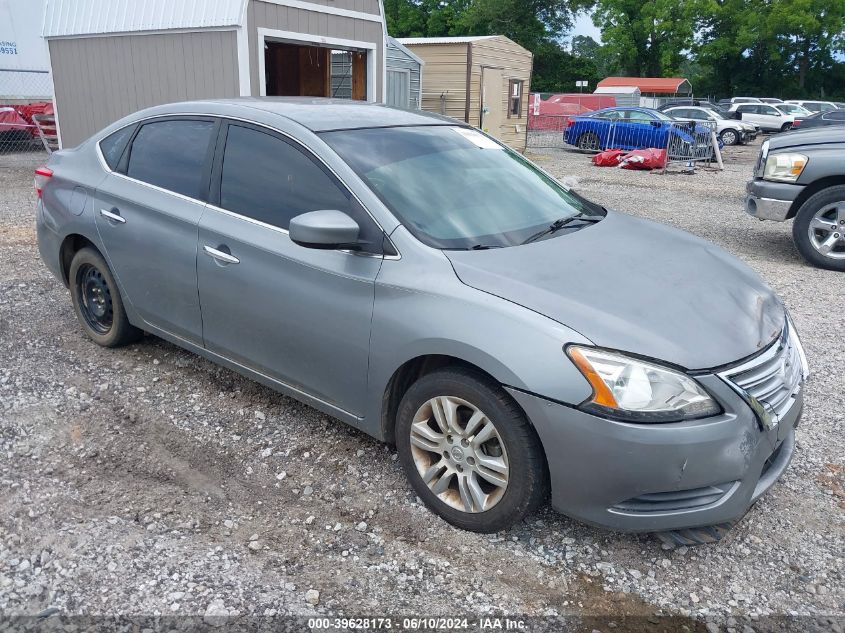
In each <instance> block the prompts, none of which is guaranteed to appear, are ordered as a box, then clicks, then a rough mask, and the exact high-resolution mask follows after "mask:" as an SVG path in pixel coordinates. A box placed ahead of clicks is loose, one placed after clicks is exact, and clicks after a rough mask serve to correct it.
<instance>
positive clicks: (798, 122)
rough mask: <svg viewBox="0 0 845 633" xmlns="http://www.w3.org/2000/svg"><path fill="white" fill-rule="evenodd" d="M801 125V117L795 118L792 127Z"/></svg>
mask: <svg viewBox="0 0 845 633" xmlns="http://www.w3.org/2000/svg"><path fill="white" fill-rule="evenodd" d="M799 125H801V119H795V120H794V121H793V122H792V127H798V126H799Z"/></svg>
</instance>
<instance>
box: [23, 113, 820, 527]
mask: <svg viewBox="0 0 845 633" xmlns="http://www.w3.org/2000/svg"><path fill="white" fill-rule="evenodd" d="M36 188H37V193H38V204H37V209H36V223H37V228H38V244H39V249H40V252H41V256H42V258H43V259H44V261H45V262H46V264H47V267H48V268H49V269H50V270H51V271H52V272H53V274H55V275H56V276H57V277H58V278H59V279H60V280H61V281H62V282H64V283H65V284H67V285H68V286H69V288H70V295H71V300H72V303H73V308H74V310H75V311H76V314H77V317H78V320H79V323H80V325H81V327H82V329H83V331H84V332H85V333H86V334H87V335H88V336H89V337H90V338H91V339H92V340H93V341H94V342H95V343H98V344H99V345H103V346H106V347H117V346H120V345H123V344H127V343H130V342H134V341H137V340H138V339H139V338H140V337H141V336H142V333H143V332H144V331H146V332H150V333H152V334H155V335H156V336H159V337H162V338H164V339H166V340H168V341H170V342H172V343H173V344H175V345H178V346H180V347H184V348H185V349H188V350H191V351H193V352H195V353H197V354H200V355H202V356H204V357H206V358H208V359H211V360H212V361H213V362H215V363H219V364H221V365H223V366H226V367H229V368H231V369H233V370H234V371H237V372H240V373H242V374H244V375H245V376H248V377H251V378H253V379H255V380H257V381H260V382H262V383H264V384H266V385H268V386H270V387H271V388H273V389H276V390H278V391H279V392H281V393H283V394H287V395H288V396H291V397H293V398H297V399H299V400H301V401H303V402H305V403H308V404H310V405H312V406H314V407H315V408H317V409H319V410H321V411H323V412H324V413H326V414H328V415H331V416H334V417H336V418H339V419H340V420H343V421H345V422H348V423H349V424H351V425H352V426H354V427H356V428H358V429H361V430H362V431H364V432H366V433H369V434H371V435H373V436H375V437H376V438H379V439H381V440H385V441H389V442H392V443H395V444H396V446H397V449H398V453H399V459H400V462H401V464H402V466H403V468H404V470H405V473H406V474H407V476H408V478H409V480H410V482H411V485H412V487H413V489H414V491H415V492H416V494H417V495H418V496H419V497H420V498H421V499H422V500H423V501H424V502H425V503H426V504H427V505H428V506H429V507H430V508H431V509H432V510H433V511H434V512H436V513H437V514H439V515H440V516H442V517H443V518H445V519H446V520H447V521H449V522H450V523H452V524H454V525H456V526H458V527H461V528H465V529H469V530H475V531H479V532H495V531H499V530H503V529H505V528H507V527H508V526H510V525H513V524H514V523H515V522H516V521H519V520H520V519H521V518H522V517H524V516H525V515H526V514H527V513H529V512H530V511H531V510H533V509H534V508H536V507H538V506H539V505H540V504H541V503H543V502H544V500H545V499H546V497H547V493H548V491H549V490H551V503H552V505H553V506H554V507H555V508H556V509H557V510H559V511H561V512H563V513H565V514H567V515H569V516H572V517H574V518H576V519H580V520H583V521H587V522H589V523H592V524H596V525H601V526H606V527H609V528H613V529H617V530H629V531H656V530H678V529H681V528H692V530H691V531H684V532H683V533H682V534H683V535H684V536H683V539H684V540H685V541H693V542H695V541H706V540H713V539H715V538H718V536H719V533H720V532H719V530H717V529H714V528H701V526H711V525H715V524H719V525H722V524H725V523H728V522H731V521H735V520H737V519H739V518H740V517H742V516H743V514H744V513H745V512H746V511H747V510H748V508H749V507H750V506H751V504H753V503H754V502H755V501H756V500H757V499H759V498H760V496H761V495H762V494H763V493H764V492H766V490H768V489H769V488H770V487H771V486H772V485H773V484H774V483H775V481H776V480H777V479H778V478H779V477H780V475H781V474H782V473H783V472H784V470H785V469H786V467H787V465H788V464H789V461H790V459H791V456H792V453H793V449H794V445H795V434H794V428H795V426H796V425H797V424H798V421H799V418H800V417H801V411H802V408H803V384H804V380H805V378H806V376H807V371H806V363H805V361H804V355H803V351H802V348H801V343H800V341H799V338H798V334H797V333H796V331H795V327H794V326H793V324H792V321H791V320H790V318H789V315H788V314H787V312H786V310H785V308H784V306H783V304H782V303H781V301H780V300H779V299H778V297H777V296H776V295H775V294H774V293H773V291H772V290H771V289H770V288H769V287H768V286H766V285H765V284H764V283H763V281H762V280H761V279H760V278H759V277H758V276H757V275H756V274H755V273H754V272H753V271H752V270H751V269H750V268H749V267H747V266H746V265H745V264H743V263H742V262H740V261H739V260H737V259H735V258H734V257H732V256H730V255H729V254H728V253H726V252H724V251H722V250H721V249H719V248H718V247H716V246H714V245H713V244H711V243H709V242H706V241H704V240H702V239H699V238H697V237H693V236H692V235H689V234H687V233H684V232H682V231H679V230H676V229H673V228H670V227H668V226H662V225H660V224H656V223H654V222H649V221H645V220H641V219H638V218H635V217H632V216H628V215H624V214H622V213H619V212H616V211H609V210H606V209H604V208H602V207H601V206H599V205H597V204H595V203H592V202H590V201H588V200H586V199H584V198H582V197H581V196H579V195H577V194H575V193H574V192H572V191H571V190H569V189H568V188H566V187H565V186H563V185H561V184H558V183H557V182H556V181H555V180H554V179H552V178H551V177H550V176H549V175H547V174H545V173H544V172H543V171H541V170H540V168H538V167H536V166H535V165H533V164H532V163H531V162H530V161H528V160H526V159H525V158H524V157H523V156H521V155H520V154H518V153H516V152H514V151H512V150H510V149H508V148H507V147H506V146H504V145H502V144H500V143H499V142H498V141H495V140H494V139H492V138H490V137H488V136H486V135H484V134H482V133H481V132H479V131H477V130H475V129H473V128H471V127H469V126H466V125H463V124H461V123H458V122H456V121H454V120H452V119H448V118H445V117H440V116H437V115H433V114H425V113H422V112H411V111H405V110H398V109H390V108H386V107H383V106H380V105H375V104H364V103H361V104H356V103H352V102H344V103H339V102H337V101H332V100H312V99H293V100H276V99H274V100H231V101H226V100H220V101H203V102H194V103H188V104H171V105H166V106H158V107H155V108H151V109H148V110H144V111H142V112H139V113H137V114H134V115H131V116H129V117H127V118H124V119H122V120H121V121H119V122H117V123H115V124H114V125H112V126H110V127H109V128H107V129H106V130H104V131H102V132H101V133H99V134H96V135H95V136H94V137H93V138H91V139H89V140H88V141H86V142H84V143H83V144H82V145H80V146H79V147H77V148H75V149H72V150H63V151H59V152H56V153H54V154H53V155H52V156H51V158H50V160H49V162H48V164H47V165H46V166H44V167H41V168H39V169H38V170H37V171H36ZM714 368H715V369H714ZM315 467H316V468H320V465H319V464H316V465H315ZM678 538H682V537H681V536H680V535H679V536H678Z"/></svg>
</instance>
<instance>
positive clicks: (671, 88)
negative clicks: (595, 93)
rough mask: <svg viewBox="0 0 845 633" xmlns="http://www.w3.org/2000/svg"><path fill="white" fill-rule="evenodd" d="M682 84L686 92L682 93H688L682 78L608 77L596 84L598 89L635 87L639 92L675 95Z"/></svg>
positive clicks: (685, 81)
mask: <svg viewBox="0 0 845 633" xmlns="http://www.w3.org/2000/svg"><path fill="white" fill-rule="evenodd" d="M684 84H687V86H686V87H687V90H684V92H690V91H691V86H690V85H689V82H688V81H687V80H686V79H684V78H683V77H608V78H607V79H602V80H601V81H600V82H599V83H598V88H614V87H615V88H618V87H622V86H636V87H637V88H639V89H640V92H651V93H658V94H675V93H676V92H681V86H683V85H684Z"/></svg>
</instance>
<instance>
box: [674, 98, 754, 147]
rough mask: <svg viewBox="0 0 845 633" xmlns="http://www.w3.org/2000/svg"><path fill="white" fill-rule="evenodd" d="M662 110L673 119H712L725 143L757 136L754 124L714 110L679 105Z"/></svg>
mask: <svg viewBox="0 0 845 633" xmlns="http://www.w3.org/2000/svg"><path fill="white" fill-rule="evenodd" d="M663 112H665V113H666V114H668V115H669V116H671V117H673V118H675V119H688V120H691V121H714V122H715V123H716V133H717V134H718V135H719V138H720V139H721V140H722V143H723V144H725V145H736V144H738V143H747V142H750V141H753V140H754V139H755V138H757V127H756V126H755V125H753V124H752V123H747V122H745V121H741V120H737V119H730V118H727V117H725V116H722V115H721V114H720V113H718V112H716V111H715V110H710V109H707V108H697V107H693V106H681V107H676V108H668V109H666V110H664V111H663Z"/></svg>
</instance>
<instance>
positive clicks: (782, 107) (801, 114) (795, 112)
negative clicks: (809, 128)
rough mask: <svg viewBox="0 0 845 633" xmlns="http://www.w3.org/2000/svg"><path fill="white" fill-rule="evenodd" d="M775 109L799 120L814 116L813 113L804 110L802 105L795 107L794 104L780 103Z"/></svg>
mask: <svg viewBox="0 0 845 633" xmlns="http://www.w3.org/2000/svg"><path fill="white" fill-rule="evenodd" d="M775 108H776V109H777V110H779V111H780V112H783V113H784V114H786V115H791V116H794V117H796V118H798V119H806V118H807V117H810V116H813V113H812V112H810V111H809V110H808V109H807V108H802V107H801V106H800V105H795V104H794V103H778V104H777V105H775Z"/></svg>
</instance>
